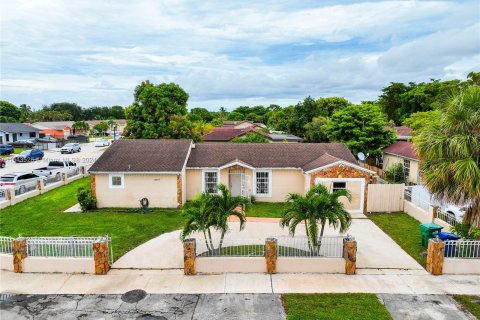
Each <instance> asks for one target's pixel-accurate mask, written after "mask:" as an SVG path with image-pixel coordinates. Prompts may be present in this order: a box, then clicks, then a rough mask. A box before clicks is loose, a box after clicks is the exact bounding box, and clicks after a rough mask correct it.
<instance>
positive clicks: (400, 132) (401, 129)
mask: <svg viewBox="0 0 480 320" xmlns="http://www.w3.org/2000/svg"><path fill="white" fill-rule="evenodd" d="M391 129H392V130H394V131H395V132H396V133H397V140H403V141H407V140H410V139H412V129H410V128H409V127H407V126H394V127H392V128H391Z"/></svg>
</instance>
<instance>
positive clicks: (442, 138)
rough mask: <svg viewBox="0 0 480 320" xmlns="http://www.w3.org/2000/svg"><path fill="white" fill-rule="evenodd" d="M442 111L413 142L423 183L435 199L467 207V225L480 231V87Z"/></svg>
mask: <svg viewBox="0 0 480 320" xmlns="http://www.w3.org/2000/svg"><path fill="white" fill-rule="evenodd" d="M442 111H443V112H442V113H441V116H440V120H439V121H438V122H432V123H429V124H427V125H426V126H425V127H424V128H423V129H422V130H421V132H420V134H419V135H418V136H417V137H415V138H414V145H415V150H416V152H417V154H418V156H419V157H420V170H421V174H422V180H423V182H424V184H425V186H426V187H427V188H428V189H429V190H430V192H431V193H432V195H433V196H434V197H435V198H436V199H438V200H441V201H445V202H452V203H455V204H457V205H461V206H465V207H466V208H467V209H466V213H465V216H464V222H467V223H469V224H470V225H472V226H476V227H480V129H479V128H480V87H478V86H472V87H469V88H467V89H465V90H464V91H463V92H461V93H458V94H455V95H452V96H451V97H450V98H449V99H447V100H445V102H444V108H443V110H442Z"/></svg>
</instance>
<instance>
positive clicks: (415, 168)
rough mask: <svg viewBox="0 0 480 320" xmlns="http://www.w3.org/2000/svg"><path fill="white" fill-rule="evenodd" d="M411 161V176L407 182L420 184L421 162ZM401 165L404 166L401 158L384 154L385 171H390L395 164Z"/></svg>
mask: <svg viewBox="0 0 480 320" xmlns="http://www.w3.org/2000/svg"><path fill="white" fill-rule="evenodd" d="M408 160H410V174H409V176H408V179H407V182H410V183H414V184H419V183H420V178H419V162H418V161H416V160H412V159H408ZM397 163H401V164H402V165H403V158H402V157H400V156H395V155H393V154H387V153H384V154H383V170H384V171H385V170H388V168H390V167H391V166H393V165H394V164H397Z"/></svg>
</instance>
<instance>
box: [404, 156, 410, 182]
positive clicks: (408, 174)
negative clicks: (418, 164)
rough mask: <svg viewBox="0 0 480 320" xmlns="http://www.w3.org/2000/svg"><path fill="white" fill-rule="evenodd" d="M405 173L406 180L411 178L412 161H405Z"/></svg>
mask: <svg viewBox="0 0 480 320" xmlns="http://www.w3.org/2000/svg"><path fill="white" fill-rule="evenodd" d="M403 171H404V173H405V180H406V179H408V177H410V160H408V159H403Z"/></svg>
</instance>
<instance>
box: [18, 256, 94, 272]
mask: <svg viewBox="0 0 480 320" xmlns="http://www.w3.org/2000/svg"><path fill="white" fill-rule="evenodd" d="M23 271H24V272H40V273H91V274H93V273H95V262H94V260H93V258H56V257H27V258H25V259H24V260H23Z"/></svg>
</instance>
